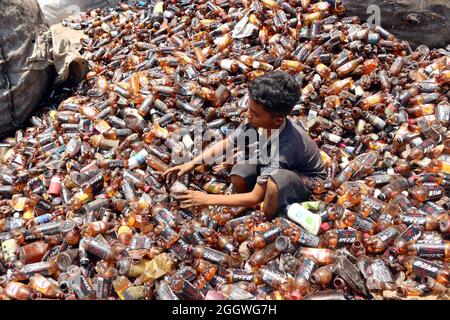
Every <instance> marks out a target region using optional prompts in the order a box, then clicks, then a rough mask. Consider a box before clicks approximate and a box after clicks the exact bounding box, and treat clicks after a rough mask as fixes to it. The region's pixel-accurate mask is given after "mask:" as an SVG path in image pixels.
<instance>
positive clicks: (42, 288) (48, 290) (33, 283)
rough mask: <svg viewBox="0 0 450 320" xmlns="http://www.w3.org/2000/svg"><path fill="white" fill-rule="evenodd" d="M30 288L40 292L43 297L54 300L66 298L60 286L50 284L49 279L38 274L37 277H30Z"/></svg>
mask: <svg viewBox="0 0 450 320" xmlns="http://www.w3.org/2000/svg"><path fill="white" fill-rule="evenodd" d="M29 286H30V287H31V288H32V289H34V290H36V291H37V292H40V293H41V294H42V295H43V296H45V297H47V298H53V299H61V300H63V299H64V298H65V296H64V293H63V292H62V291H61V290H60V289H59V287H58V285H56V284H54V283H52V282H50V281H49V280H48V279H47V278H45V277H44V276H42V275H40V274H39V273H36V274H35V275H33V276H31V277H30V283H29Z"/></svg>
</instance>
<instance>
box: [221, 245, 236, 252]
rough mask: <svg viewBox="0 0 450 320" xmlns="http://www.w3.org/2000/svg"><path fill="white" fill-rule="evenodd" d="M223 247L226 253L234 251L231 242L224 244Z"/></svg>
mask: <svg viewBox="0 0 450 320" xmlns="http://www.w3.org/2000/svg"><path fill="white" fill-rule="evenodd" d="M224 249H225V251H226V252H227V253H228V254H231V253H232V252H234V251H236V248H235V247H234V246H233V245H232V244H231V243H227V244H225V246H224Z"/></svg>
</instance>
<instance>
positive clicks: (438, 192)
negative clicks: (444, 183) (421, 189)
mask: <svg viewBox="0 0 450 320" xmlns="http://www.w3.org/2000/svg"><path fill="white" fill-rule="evenodd" d="M443 191H444V190H443V189H442V188H433V189H429V190H428V199H429V200H437V199H439V198H441V196H442V194H443Z"/></svg>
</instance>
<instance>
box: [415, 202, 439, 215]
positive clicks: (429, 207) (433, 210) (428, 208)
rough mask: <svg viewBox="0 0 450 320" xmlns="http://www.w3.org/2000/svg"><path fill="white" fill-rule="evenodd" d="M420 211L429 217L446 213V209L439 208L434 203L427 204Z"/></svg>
mask: <svg viewBox="0 0 450 320" xmlns="http://www.w3.org/2000/svg"><path fill="white" fill-rule="evenodd" d="M420 210H421V211H423V212H425V213H426V214H427V215H439V214H441V213H443V212H445V210H444V208H442V207H440V206H438V205H437V204H435V203H433V202H427V203H426V204H424V205H423V206H421V207H420Z"/></svg>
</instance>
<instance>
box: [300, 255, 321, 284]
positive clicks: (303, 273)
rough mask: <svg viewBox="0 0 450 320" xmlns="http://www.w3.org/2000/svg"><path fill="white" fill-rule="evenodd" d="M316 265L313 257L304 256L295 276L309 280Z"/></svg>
mask: <svg viewBox="0 0 450 320" xmlns="http://www.w3.org/2000/svg"><path fill="white" fill-rule="evenodd" d="M316 267H317V264H316V262H315V261H314V260H313V259H309V258H304V259H303V261H302V263H301V264H300V267H299V268H298V270H297V274H296V278H304V279H306V280H309V278H310V277H311V275H312V274H313V272H314V270H315V269H316Z"/></svg>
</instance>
